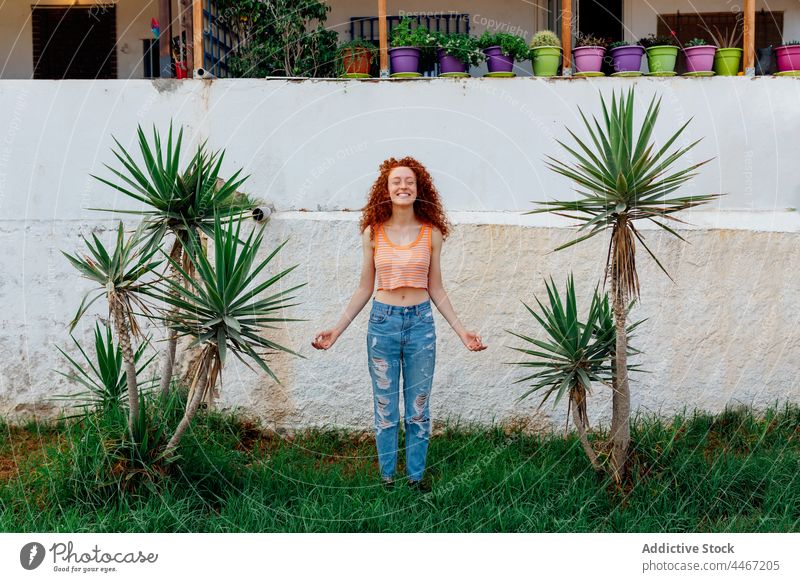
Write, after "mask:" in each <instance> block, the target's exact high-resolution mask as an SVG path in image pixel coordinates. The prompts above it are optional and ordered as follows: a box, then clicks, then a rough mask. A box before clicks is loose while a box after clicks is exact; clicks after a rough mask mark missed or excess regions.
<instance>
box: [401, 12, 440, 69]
mask: <svg viewBox="0 0 800 582" xmlns="http://www.w3.org/2000/svg"><path fill="white" fill-rule="evenodd" d="M411 22H412V20H411V19H410V18H402V19H401V20H400V22H399V23H398V25H397V26H395V27H394V29H392V37H391V41H390V44H391V45H392V48H390V49H389V59H390V61H391V67H392V73H405V74H408V73H412V74H413V73H416V74H417V75H419V62H420V58H422V57H423V56H425V54H426V53H428V52H429V51H430V50H431V49H433V47H434V46H435V44H436V37H435V36H434V35H433V34H431V32H430V31H428V29H426V28H424V27H422V26H417V27H416V28H414V29H413V30H412V29H411Z"/></svg>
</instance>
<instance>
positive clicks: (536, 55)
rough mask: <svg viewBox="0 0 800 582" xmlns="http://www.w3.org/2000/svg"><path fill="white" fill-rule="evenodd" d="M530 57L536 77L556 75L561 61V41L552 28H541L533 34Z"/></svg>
mask: <svg viewBox="0 0 800 582" xmlns="http://www.w3.org/2000/svg"><path fill="white" fill-rule="evenodd" d="M530 53H531V56H530V59H531V62H532V63H533V74H534V75H535V76H536V77H554V76H555V75H557V74H558V65H559V63H560V61H561V41H560V40H559V39H558V36H557V35H556V33H555V32H553V31H552V30H540V31H539V32H537V33H536V34H534V35H533V38H532V39H531V44H530Z"/></svg>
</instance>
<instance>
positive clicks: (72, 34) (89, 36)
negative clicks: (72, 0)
mask: <svg viewBox="0 0 800 582" xmlns="http://www.w3.org/2000/svg"><path fill="white" fill-rule="evenodd" d="M32 10H33V12H32V26H33V78H34V79H116V78H117V50H116V42H117V12H116V7H115V6H114V5H107V6H106V5H103V6H99V5H98V6H88V7H79V6H70V7H67V8H59V7H40V6H36V7H33V8H32Z"/></svg>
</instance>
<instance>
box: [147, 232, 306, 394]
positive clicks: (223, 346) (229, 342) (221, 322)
mask: <svg viewBox="0 0 800 582" xmlns="http://www.w3.org/2000/svg"><path fill="white" fill-rule="evenodd" d="M241 225H242V220H241V219H240V220H232V221H229V222H228V223H227V225H224V227H223V224H222V223H221V221H220V219H219V218H217V219H216V221H215V224H214V230H213V233H212V234H213V237H212V241H213V248H214V258H213V263H212V261H210V260H209V259H208V257H206V255H205V254H204V253H202V252H199V249H198V247H199V245H200V242H199V241H198V239H197V237H196V236H195V235H194V234H192V233H191V232H190V234H189V237H188V239H187V241H186V245H187V249H188V251H189V252H188V256H189V258H190V260H191V262H192V264H193V266H194V268H195V270H196V272H197V275H198V276H197V280H194V279H191V278H187V280H188V281H189V285H188V287H184V286H183V285H180V284H179V283H176V282H174V281H172V280H170V279H165V280H164V285H163V286H162V287H161V288H160V289H158V290H151V291H148V292H149V293H150V294H151V295H152V296H153V297H155V298H157V299H159V300H161V301H163V302H165V303H166V304H167V305H169V306H172V307H177V308H178V310H177V311H174V310H173V311H170V312H167V313H165V314H164V315H163V316H162V319H163V320H164V321H165V323H166V324H167V325H169V326H170V327H172V328H174V329H176V330H177V331H178V334H179V335H180V336H190V337H192V338H194V341H193V342H192V346H194V345H199V344H203V345H205V346H213V347H214V348H215V351H216V353H217V354H218V359H219V362H218V363H219V366H217V368H218V369H217V370H216V373H214V374H212V375H211V377H210V378H209V379H208V384H209V389H210V388H211V387H213V385H214V384H215V382H216V380H217V373H219V372H221V369H222V365H223V364H224V362H225V359H226V354H227V352H228V351H231V352H232V353H233V354H234V355H235V356H236V357H237V358H238V359H240V360H241V361H242V362H244V363H245V364H247V362H246V361H245V359H244V356H247V357H249V358H250V359H252V360H253V361H254V362H256V363H257V364H258V365H259V366H260V367H261V368H262V369H263V370H264V371H266V372H267V373H268V374H269V375H270V376H272V378H273V379H275V381H276V382H278V383H280V380H278V378H277V376H275V374H274V373H273V371H272V370H271V369H270V367H269V365H268V364H267V363H266V361H265V360H264V358H263V357H262V354H260V353H259V350H278V351H284V352H288V353H291V354H294V355H297V356H300V357H304V356H302V355H301V354H298V353H296V352H294V351H292V350H291V349H289V348H287V347H285V346H282V345H280V344H278V343H276V342H275V341H272V340H270V339H267V338H266V337H263V336H262V335H261V333H260V332H261V331H262V330H264V329H278V328H279V327H278V326H275V325H271V324H273V323H282V322H286V321H305V320H302V319H289V318H286V317H283V316H282V315H280V314H279V313H278V311H279V310H282V309H286V308H288V307H293V306H294V305H298V304H297V303H293V304H286V303H285V302H286V301H290V300H291V299H294V296H287V295H288V294H289V293H292V292H293V291H295V290H297V289H299V288H300V287H302V286H304V285H305V284H306V283H301V284H300V285H296V286H294V287H291V288H289V289H286V290H284V291H279V292H277V293H274V294H272V295H270V296H268V297H263V298H259V295H261V294H262V293H264V292H265V291H267V290H268V289H269V288H270V287H272V286H273V285H275V284H276V283H277V282H278V281H279V280H280V279H282V278H283V277H284V276H286V275H288V274H289V273H290V272H292V271H293V270H294V269H295V268H297V265H295V266H293V267H289V268H288V269H285V270H283V271H281V272H280V273H277V274H275V275H273V276H271V277H269V278H268V279H267V280H266V281H263V282H261V283H257V284H256V278H257V277H258V275H259V274H260V273H261V272H262V271H263V270H264V269H265V268H266V267H267V266H268V265H270V263H271V261H272V259H273V257H274V256H275V255H276V253H277V252H278V251H279V250H280V249H281V248H283V246H284V245H285V244H286V242H288V239H287V241H284V242H283V243H281V244H280V245H279V246H278V247H277V248H276V249H275V250H274V251H272V253H270V254H269V256H267V257H266V258H265V259H263V260H262V261H260V262H257V261H256V257H257V255H258V252H259V250H260V248H261V244H262V241H263V236H264V229H263V227H259V228H257V229H255V230H253V231H251V233H250V234H249V235H248V236H247V238H246V239H242V238H240V236H239V235H240V230H241ZM168 260H169V261H170V263H172V265H173V267H174V268H176V269H177V270H178V271H180V272H181V273H182V274H183V275H184V277H186V273H185V272H183V269H182V267H181V266H180V265H178V264H177V263H176V262H175V261H174V260H172V259H169V258H168ZM170 291H173V293H170Z"/></svg>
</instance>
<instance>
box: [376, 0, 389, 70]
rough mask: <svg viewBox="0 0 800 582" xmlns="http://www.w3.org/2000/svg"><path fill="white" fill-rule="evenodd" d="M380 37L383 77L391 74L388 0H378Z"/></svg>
mask: <svg viewBox="0 0 800 582" xmlns="http://www.w3.org/2000/svg"><path fill="white" fill-rule="evenodd" d="M378 37H379V39H380V62H381V77H382V78H385V77H388V76H389V39H388V33H387V30H386V0H378Z"/></svg>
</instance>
